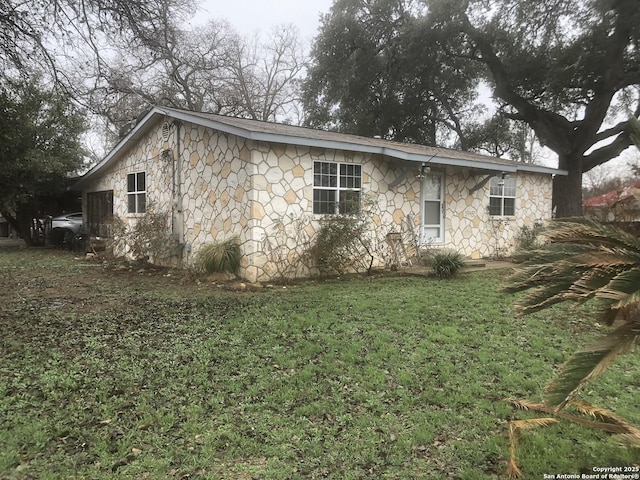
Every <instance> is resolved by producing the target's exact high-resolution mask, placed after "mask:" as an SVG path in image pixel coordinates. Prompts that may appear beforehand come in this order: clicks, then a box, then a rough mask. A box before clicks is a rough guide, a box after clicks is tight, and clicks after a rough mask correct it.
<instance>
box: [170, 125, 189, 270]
mask: <svg viewBox="0 0 640 480" xmlns="http://www.w3.org/2000/svg"><path fill="white" fill-rule="evenodd" d="M174 124H175V126H176V156H175V160H174V162H173V221H172V224H173V225H172V230H173V231H172V233H173V236H174V238H175V240H176V243H177V245H178V262H179V263H182V261H183V260H184V254H185V251H186V249H185V243H184V213H183V208H182V207H183V205H182V200H183V199H182V151H181V145H180V127H181V126H182V123H181V122H180V121H179V120H174ZM186 253H188V251H187V252H186Z"/></svg>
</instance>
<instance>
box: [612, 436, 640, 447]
mask: <svg viewBox="0 0 640 480" xmlns="http://www.w3.org/2000/svg"><path fill="white" fill-rule="evenodd" d="M613 438H614V439H615V440H617V441H618V443H619V444H620V445H622V446H623V447H640V433H622V434H620V435H616V436H615V437H613Z"/></svg>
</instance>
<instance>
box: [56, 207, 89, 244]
mask: <svg viewBox="0 0 640 480" xmlns="http://www.w3.org/2000/svg"><path fill="white" fill-rule="evenodd" d="M51 229H52V235H53V243H54V244H56V245H61V244H62V245H66V246H68V247H69V248H70V247H71V242H72V240H73V237H74V236H75V235H76V234H78V233H80V232H81V231H82V212H79V213H66V214H64V215H59V216H57V217H53V219H52V220H51Z"/></svg>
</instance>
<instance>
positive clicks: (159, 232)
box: [109, 204, 176, 263]
mask: <svg viewBox="0 0 640 480" xmlns="http://www.w3.org/2000/svg"><path fill="white" fill-rule="evenodd" d="M109 228H110V232H111V240H110V242H109V248H110V250H111V251H112V253H113V255H115V256H118V255H123V254H127V255H129V256H130V257H131V258H132V259H134V260H149V261H152V262H154V263H158V262H163V261H167V260H169V259H170V258H171V256H172V255H175V253H176V242H175V238H174V237H173V236H172V235H171V231H170V228H169V214H168V213H167V212H158V211H156V210H155V208H154V206H153V205H151V204H150V205H147V211H146V213H145V214H144V215H142V216H140V217H139V218H136V219H135V223H133V225H129V223H128V222H126V221H125V220H123V219H122V218H120V217H118V216H117V215H114V216H113V217H112V218H111V220H110V227H109Z"/></svg>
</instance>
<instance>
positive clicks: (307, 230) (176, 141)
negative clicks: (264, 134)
mask: <svg viewBox="0 0 640 480" xmlns="http://www.w3.org/2000/svg"><path fill="white" fill-rule="evenodd" d="M314 161H323V162H337V163H349V164H359V165H361V166H362V196H363V198H364V199H366V202H365V203H366V207H365V210H366V211H367V212H368V215H369V217H368V218H369V219H370V225H371V232H372V235H374V236H375V237H376V241H377V245H378V248H377V250H376V255H377V257H378V258H376V262H377V263H378V264H379V265H380V266H384V264H385V263H388V262H389V261H390V260H389V259H390V258H391V253H390V250H389V248H390V247H389V245H388V244H387V243H386V241H385V238H386V235H387V233H400V234H401V236H402V238H403V239H404V243H405V244H406V246H407V247H411V246H412V245H414V244H415V241H414V240H415V239H416V238H419V231H420V222H421V191H422V190H421V189H422V183H421V178H420V170H419V168H416V167H415V165H416V164H415V163H414V164H412V163H410V162H402V161H399V160H393V159H390V158H387V157H383V156H381V155H377V154H369V153H359V152H349V151H342V150H332V149H325V148H314V147H307V146H296V145H288V144H281V143H266V142H261V141H254V140H248V139H245V138H243V137H240V136H237V135H233V134H227V133H222V132H218V131H215V130H213V129H210V128H206V127H204V126H201V125H196V124H192V123H188V122H181V123H178V122H175V121H171V122H168V123H164V124H163V123H162V122H161V123H160V124H156V125H154V127H153V128H152V129H150V130H149V131H147V133H146V134H144V135H143V136H141V137H140V138H139V139H137V140H136V141H135V143H134V144H133V146H132V147H131V148H130V149H129V150H127V151H125V152H124V153H123V155H122V156H121V157H120V159H119V160H118V162H117V163H115V164H114V165H112V166H111V167H110V168H108V169H105V170H104V172H103V173H102V174H101V175H100V176H99V177H98V178H97V179H96V180H93V181H91V182H90V183H89V184H88V185H87V186H86V187H85V188H84V191H85V192H95V191H103V190H111V189H112V190H113V198H114V215H117V216H119V217H121V218H123V219H126V222H128V223H129V224H132V223H133V222H136V221H138V217H139V216H140V214H129V213H127V174H129V173H134V172H141V171H144V172H145V173H146V196H147V204H148V205H152V206H153V209H154V210H156V211H165V212H170V213H171V215H170V223H171V224H170V225H167V229H168V231H170V232H172V233H173V235H174V237H175V239H176V243H177V245H179V246H180V248H179V260H180V261H181V262H182V263H184V264H187V265H188V264H190V263H192V262H193V261H194V258H195V256H196V255H197V252H198V249H199V248H200V247H201V246H202V245H205V244H207V243H211V242H215V241H225V240H228V239H230V238H236V237H237V238H238V239H239V242H240V245H241V250H242V252H243V259H242V267H241V272H240V274H241V276H242V277H244V278H246V279H247V280H249V281H267V280H270V279H273V278H274V277H277V276H279V275H287V276H299V275H308V274H313V270H311V269H310V268H309V266H308V265H305V264H304V262H302V261H301V258H300V257H301V253H302V252H301V249H303V248H304V247H305V246H308V245H309V243H310V242H311V241H312V239H313V235H314V233H315V231H316V229H317V227H318V221H319V219H320V218H321V217H320V216H318V215H314V214H313V181H314V172H313V164H314ZM418 165H419V164H418ZM440 167H441V168H440ZM431 169H432V171H434V172H440V173H442V174H443V178H444V189H443V200H444V232H445V233H444V242H443V243H441V244H438V245H433V247H434V248H449V249H453V250H456V251H459V252H461V253H463V254H464V255H466V256H469V257H472V258H481V257H492V256H497V255H507V254H508V253H510V252H511V251H512V249H513V247H514V241H515V237H516V236H517V234H518V232H519V231H520V229H521V228H522V227H523V226H525V225H526V226H529V225H532V224H533V223H534V222H535V221H545V220H548V219H549V218H550V216H551V185H552V180H551V176H550V175H545V174H534V173H524V172H519V173H517V174H514V175H515V176H516V178H517V182H516V188H517V199H516V215H515V216H514V217H505V218H495V217H491V216H490V215H489V212H488V205H489V186H488V185H486V186H484V187H483V188H479V189H477V190H476V191H475V192H474V193H470V190H472V189H473V188H474V186H475V185H477V184H478V182H479V181H481V179H482V177H483V176H485V175H480V174H476V173H475V172H472V171H471V170H469V169H468V168H462V167H452V166H439V165H437V164H434V165H433V166H432V167H431ZM390 185H395V186H393V187H390ZM85 201H86V195H85ZM285 267H286V268H285Z"/></svg>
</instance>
